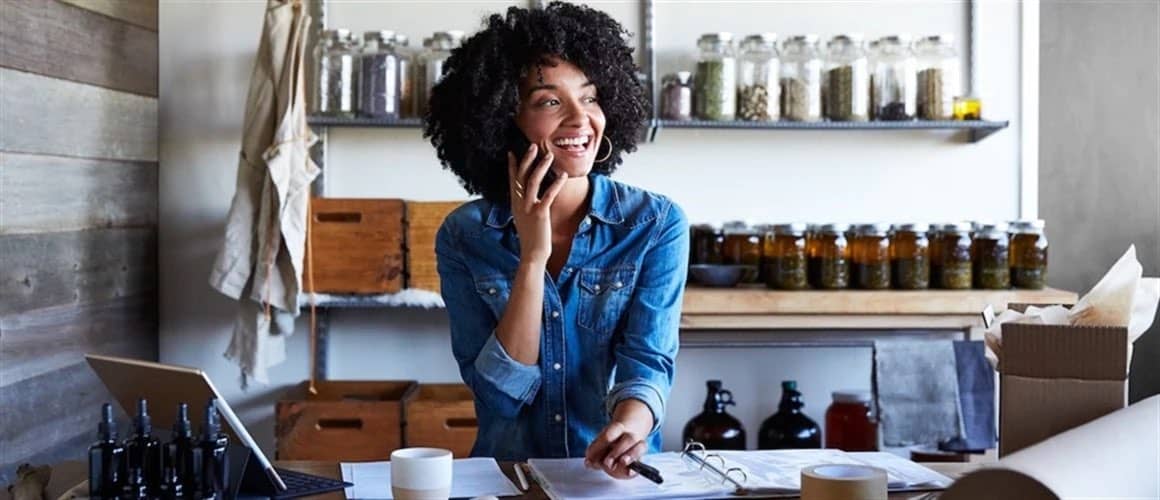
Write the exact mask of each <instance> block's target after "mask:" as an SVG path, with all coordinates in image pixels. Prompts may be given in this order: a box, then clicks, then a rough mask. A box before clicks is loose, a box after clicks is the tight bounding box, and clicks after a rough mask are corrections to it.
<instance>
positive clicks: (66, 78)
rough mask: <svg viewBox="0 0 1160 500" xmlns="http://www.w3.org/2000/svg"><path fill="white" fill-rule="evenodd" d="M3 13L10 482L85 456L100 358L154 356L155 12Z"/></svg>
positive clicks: (18, 7) (0, 312) (35, 8)
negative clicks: (25, 469)
mask: <svg viewBox="0 0 1160 500" xmlns="http://www.w3.org/2000/svg"><path fill="white" fill-rule="evenodd" d="M0 3H2V5H0V110H3V112H0V485H4V484H7V483H9V482H10V481H11V479H12V477H13V474H14V470H15V468H16V466H17V465H19V464H20V463H23V462H32V463H38V464H39V463H53V462H56V461H59V460H63V459H78V460H79V459H83V457H84V455H85V453H86V450H87V447H88V445H89V443H91V442H92V441H93V440H94V439H95V437H96V435H95V432H96V422H97V418H96V417H97V415H98V412H99V409H100V403H101V402H104V401H112V398H111V397H110V396H109V394H108V392H107V391H106V390H105V389H104V387H103V386H102V385H101V383H100V381H99V380H98V379H97V378H96V376H95V375H94V374H93V373H92V370H90V369H89V367H88V365H87V364H85V363H84V360H83V357H82V356H83V355H84V354H85V353H87V352H98V353H104V354H113V355H120V356H130V357H136V358H141V359H150V360H156V359H157V0H3V1H2V2H0Z"/></svg>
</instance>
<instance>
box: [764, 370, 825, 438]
mask: <svg viewBox="0 0 1160 500" xmlns="http://www.w3.org/2000/svg"><path fill="white" fill-rule="evenodd" d="M805 405H806V404H805V402H803V401H802V393H801V392H799V391H798V390H797V381H795V380H783V381H782V382H781V402H779V403H778V404H777V413H774V414H773V415H770V417H769V418H767V419H765V421H764V422H762V423H761V429H759V430H758V433H757V449H759V450H781V449H809V448H821V447H822V429H821V428H819V427H818V424H817V423H815V422H814V421H813V419H811V418H810V417H809V416H807V415H806V414H805V412H803V411H802V408H804V407H805Z"/></svg>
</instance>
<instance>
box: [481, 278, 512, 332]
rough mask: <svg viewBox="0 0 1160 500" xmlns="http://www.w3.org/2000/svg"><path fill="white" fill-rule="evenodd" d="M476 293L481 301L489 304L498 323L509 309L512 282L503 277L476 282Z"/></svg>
mask: <svg viewBox="0 0 1160 500" xmlns="http://www.w3.org/2000/svg"><path fill="white" fill-rule="evenodd" d="M475 291H476V292H477V293H478V294H479V297H480V299H482V300H483V302H484V303H486V304H487V307H488V309H491V312H492V314H494V315H495V320H496V321H497V322H498V321H499V319H500V318H501V317H503V312H504V310H505V309H507V303H508V299H509V298H511V294H512V280H511V279H509V278H507V277H503V276H493V277H489V278H484V279H477V280H475Z"/></svg>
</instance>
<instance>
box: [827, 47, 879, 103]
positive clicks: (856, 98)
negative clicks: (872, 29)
mask: <svg viewBox="0 0 1160 500" xmlns="http://www.w3.org/2000/svg"><path fill="white" fill-rule="evenodd" d="M822 82H823V83H822V84H823V86H824V88H825V92H823V100H824V101H825V109H826V118H829V119H830V120H834V121H866V120H867V119H868V118H869V116H868V113H869V111H870V68H869V61H868V59H867V57H866V50H865V48H864V47H863V43H862V35H838V36H835V37H834V38H832V39H830V43H829V44H827V45H826V76H825V77H824V78H823V80H822Z"/></svg>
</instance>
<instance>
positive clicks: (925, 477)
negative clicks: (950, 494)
mask: <svg viewBox="0 0 1160 500" xmlns="http://www.w3.org/2000/svg"><path fill="white" fill-rule="evenodd" d="M846 455H848V456H849V457H850V458H853V459H854V460H857V461H858V462H861V463H863V464H866V465H871V466H874V467H879V468H882V469H886V476H887V482H888V487H890V488H892V489H905V488H915V487H925V486H931V487H936V488H946V487H947V486H950V485H951V482H952V479H951V478H949V477H946V476H944V475H942V474H939V473H937V472H935V471H933V470H930V469H928V468H926V467H923V466H921V465H918V464H916V463H914V462H912V461H910V460H907V459H905V458H902V457H900V456H898V455H895V454H893V453H887V452H884V451H864V452H851V453H847V454H846Z"/></svg>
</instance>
